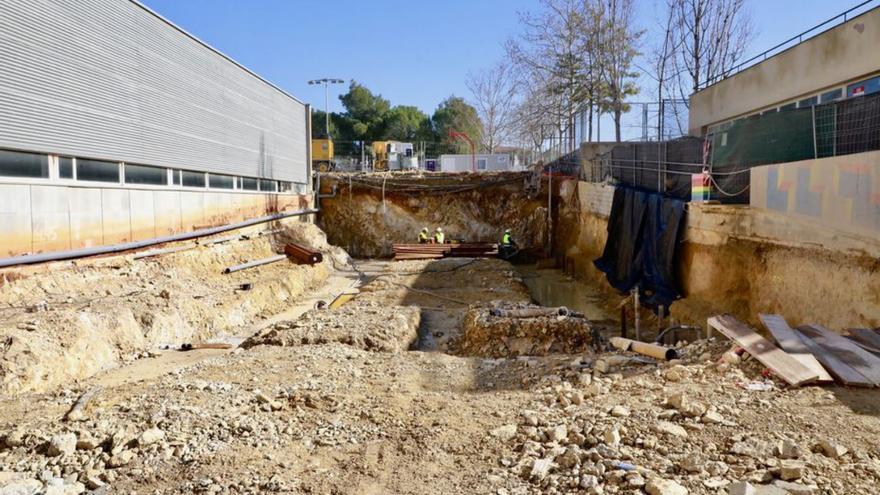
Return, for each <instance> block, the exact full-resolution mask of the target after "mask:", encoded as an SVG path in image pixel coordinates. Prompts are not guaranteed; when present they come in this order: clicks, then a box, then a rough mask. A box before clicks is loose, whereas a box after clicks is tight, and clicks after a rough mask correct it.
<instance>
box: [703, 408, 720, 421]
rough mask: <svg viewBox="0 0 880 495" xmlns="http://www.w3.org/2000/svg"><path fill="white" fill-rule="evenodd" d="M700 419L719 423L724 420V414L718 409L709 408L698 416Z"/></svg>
mask: <svg viewBox="0 0 880 495" xmlns="http://www.w3.org/2000/svg"><path fill="white" fill-rule="evenodd" d="M700 421H701V422H703V423H706V424H719V423H723V422H724V416H722V415H721V413H719V412H718V411H715V410H713V409H709V410H708V411H706V414H704V415H703V417H702V418H700Z"/></svg>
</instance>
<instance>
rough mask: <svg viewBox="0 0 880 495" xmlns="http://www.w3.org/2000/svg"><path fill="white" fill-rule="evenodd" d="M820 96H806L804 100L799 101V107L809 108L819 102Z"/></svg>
mask: <svg viewBox="0 0 880 495" xmlns="http://www.w3.org/2000/svg"><path fill="white" fill-rule="evenodd" d="M818 101H819V98H818V97H816V96H811V97H810V98H804V99H803V100H801V101H799V102H798V108H809V107H812V106H814V105H815V104H816V103H818Z"/></svg>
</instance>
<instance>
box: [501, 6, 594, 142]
mask: <svg viewBox="0 0 880 495" xmlns="http://www.w3.org/2000/svg"><path fill="white" fill-rule="evenodd" d="M540 3H541V7H542V10H541V11H540V12H539V13H538V14H537V15H532V14H520V23H521V24H522V25H523V32H522V33H521V35H520V36H519V37H518V38H517V39H514V40H511V41H509V42H508V44H507V53H508V56H509V58H510V59H511V61H513V62H514V63H515V64H517V66H518V68H519V70H520V71H521V73H523V74H526V75H527V77H528V78H529V79H530V80H531V84H532V85H533V87H538V88H541V89H542V91H543V93H544V96H545V98H546V99H547V100H548V108H549V109H550V110H551V111H558V115H557V117H558V120H557V123H558V125H557V129H556V131H557V134H558V136H559V138H560V140H561V139H562V138H563V136H564V135H567V148H568V149H573V148H574V133H573V132H571V131H572V130H573V129H574V122H575V117H576V115H577V113H578V111H579V110H580V108H581V105H582V104H583V102H584V101H585V99H586V98H585V95H586V84H585V82H586V78H585V77H584V74H585V63H584V56H583V49H584V44H583V41H582V40H583V32H584V21H585V12H584V5H585V1H584V0H541V2H540ZM557 103H558V104H559V108H557Z"/></svg>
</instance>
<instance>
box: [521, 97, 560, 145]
mask: <svg viewBox="0 0 880 495" xmlns="http://www.w3.org/2000/svg"><path fill="white" fill-rule="evenodd" d="M547 98H548V97H547V95H546V93H545V92H544V90H543V88H542V87H540V86H538V87H535V86H530V85H524V86H523V97H522V99H521V100H520V102H519V104H518V105H517V107H516V109H515V110H514V118H513V125H512V128H511V134H512V138H513V139H515V140H517V141H518V142H520V143H523V144H525V145H526V146H527V147H528V148H529V149H530V150H532V151H533V152H534V154H535V155H536V156H537V155H540V153H541V150H542V147H543V146H544V143H545V142H546V141H547V139H549V138H550V136H552V135H553V134H554V133H555V132H556V127H557V126H558V124H559V119H558V115H559V113H558V108H559V106H560V105H559V103H558V101H557V102H556V105H553V103H554V101H553V100H551V101H549V102H548V99H547ZM556 100H558V98H557V99H556Z"/></svg>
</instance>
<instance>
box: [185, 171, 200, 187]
mask: <svg viewBox="0 0 880 495" xmlns="http://www.w3.org/2000/svg"><path fill="white" fill-rule="evenodd" d="M180 175H181V182H182V183H183V186H184V187H205V174H204V172H190V171H189V170H183V171H182V172H181V174H180Z"/></svg>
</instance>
